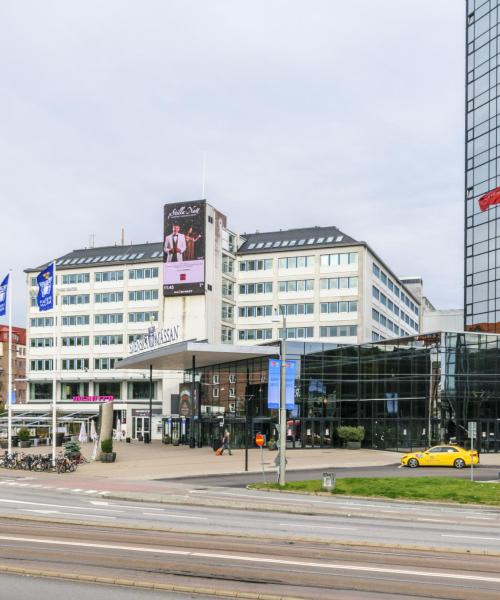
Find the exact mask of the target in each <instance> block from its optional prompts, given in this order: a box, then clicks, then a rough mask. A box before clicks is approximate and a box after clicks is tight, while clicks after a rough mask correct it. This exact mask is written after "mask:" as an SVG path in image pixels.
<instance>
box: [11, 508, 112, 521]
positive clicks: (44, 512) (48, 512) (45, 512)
mask: <svg viewBox="0 0 500 600" xmlns="http://www.w3.org/2000/svg"><path fill="white" fill-rule="evenodd" d="M21 510H22V511H23V512H31V513H38V514H42V515H61V517H66V516H70V517H75V516H77V517H92V518H93V519H116V517H112V516H110V515H86V514H82V513H71V512H63V511H61V510H36V509H34V508H22V509H21Z"/></svg>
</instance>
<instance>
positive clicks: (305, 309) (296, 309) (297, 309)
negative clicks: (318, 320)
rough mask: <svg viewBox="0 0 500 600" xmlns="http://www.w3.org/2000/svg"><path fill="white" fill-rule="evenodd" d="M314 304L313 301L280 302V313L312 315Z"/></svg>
mask: <svg viewBox="0 0 500 600" xmlns="http://www.w3.org/2000/svg"><path fill="white" fill-rule="evenodd" d="M313 313H314V304H313V303H312V302H307V303H300V304H280V314H282V315H283V314H284V315H287V316H290V315H312V314H313Z"/></svg>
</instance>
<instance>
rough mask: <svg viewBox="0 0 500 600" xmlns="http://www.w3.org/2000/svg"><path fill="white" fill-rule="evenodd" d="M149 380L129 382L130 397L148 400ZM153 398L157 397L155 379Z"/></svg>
mask: <svg viewBox="0 0 500 600" xmlns="http://www.w3.org/2000/svg"><path fill="white" fill-rule="evenodd" d="M149 391H150V390H149V381H133V382H130V383H129V384H128V397H129V398H131V399H132V400H147V399H148V398H149ZM152 392H153V398H154V397H155V382H154V381H153V389H152Z"/></svg>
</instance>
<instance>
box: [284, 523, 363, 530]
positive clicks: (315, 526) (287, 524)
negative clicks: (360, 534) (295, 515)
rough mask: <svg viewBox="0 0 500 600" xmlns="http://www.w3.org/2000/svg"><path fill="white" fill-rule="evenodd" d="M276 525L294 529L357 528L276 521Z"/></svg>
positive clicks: (355, 528)
mask: <svg viewBox="0 0 500 600" xmlns="http://www.w3.org/2000/svg"><path fill="white" fill-rule="evenodd" d="M278 525H284V526H285V527H292V528H293V529H295V528H296V527H304V528H306V529H309V528H315V529H336V530H339V529H342V530H343V531H357V530H358V528H357V527H334V526H329V525H327V526H325V525H299V524H298V523H293V522H290V523H278Z"/></svg>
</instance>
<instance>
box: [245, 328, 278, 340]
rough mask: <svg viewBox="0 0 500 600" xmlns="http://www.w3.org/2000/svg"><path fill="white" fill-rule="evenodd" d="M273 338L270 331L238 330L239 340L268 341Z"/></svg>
mask: <svg viewBox="0 0 500 600" xmlns="http://www.w3.org/2000/svg"><path fill="white" fill-rule="evenodd" d="M272 337H273V330H272V329H240V330H239V331H238V339H239V340H270V339H272Z"/></svg>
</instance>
